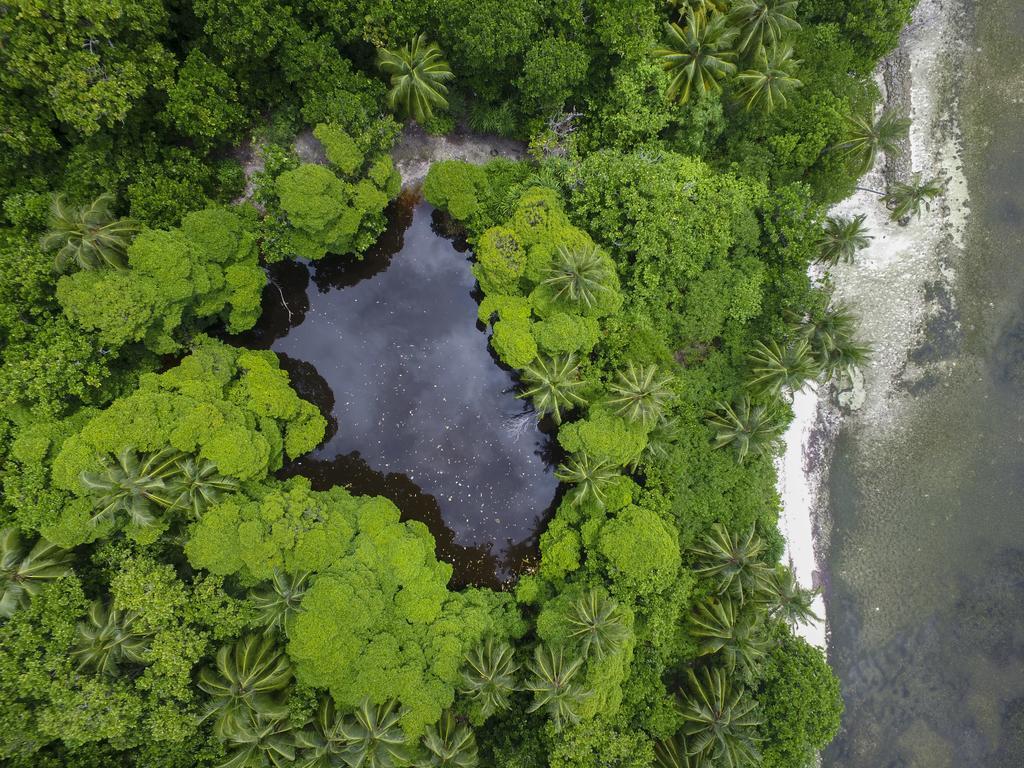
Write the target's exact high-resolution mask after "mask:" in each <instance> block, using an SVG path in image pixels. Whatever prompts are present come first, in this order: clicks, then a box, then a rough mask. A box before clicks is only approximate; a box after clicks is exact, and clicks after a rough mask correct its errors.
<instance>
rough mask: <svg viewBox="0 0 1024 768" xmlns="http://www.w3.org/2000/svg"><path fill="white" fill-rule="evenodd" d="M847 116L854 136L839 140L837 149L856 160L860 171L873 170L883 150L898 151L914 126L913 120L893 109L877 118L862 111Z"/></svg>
mask: <svg viewBox="0 0 1024 768" xmlns="http://www.w3.org/2000/svg"><path fill="white" fill-rule="evenodd" d="M846 119H847V122H848V123H849V124H850V138H848V139H847V140H846V141H844V142H841V143H839V144H836V145H835V149H836V150H837V151H839V152H840V153H841V154H842V155H843V156H844V157H846V158H848V159H850V160H851V161H852V162H853V165H854V167H855V169H856V170H857V172H858V173H867V172H868V171H870V170H871V168H872V166H874V164H875V158H876V157H878V153H879V152H888V153H892V152H895V151H896V150H897V149H898V148H899V142H900V140H901V139H902V138H904V137H905V136H906V135H907V131H908V130H909V129H910V121H909V120H907V119H906V118H904V117H900V116H899V115H898V114H896V113H895V112H892V111H889V110H886V111H885V112H883V113H882V114H881V115H880V116H879V117H878V119H877V120H875V121H874V122H872V121H871V119H870V118H867V117H863V116H860V115H857V116H849V117H847V118H846Z"/></svg>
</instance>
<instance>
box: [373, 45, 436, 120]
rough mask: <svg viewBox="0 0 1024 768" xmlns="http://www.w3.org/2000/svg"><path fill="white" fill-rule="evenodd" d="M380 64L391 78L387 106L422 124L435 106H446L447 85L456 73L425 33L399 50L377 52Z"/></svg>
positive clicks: (378, 64)
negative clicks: (428, 40)
mask: <svg viewBox="0 0 1024 768" xmlns="http://www.w3.org/2000/svg"><path fill="white" fill-rule="evenodd" d="M377 66H378V67H379V68H380V70H381V72H383V73H384V74H385V75H390V77H391V90H390V91H388V106H389V107H390V108H391V110H392V111H393V112H397V113H399V114H402V115H408V116H409V117H411V118H412V119H413V120H416V121H417V122H419V123H422V122H425V121H426V120H429V119H430V117H431V116H432V115H433V112H434V109H435V108H437V109H445V108H447V106H448V100H447V99H446V98H445V96H446V95H447V93H448V87H447V86H446V85H445V84H444V83H445V82H446V81H448V80H451V79H452V78H453V77H455V75H454V74H453V73H452V70H451V68H450V67H449V66H448V62H447V61H445V60H444V58H443V54H442V53H441V49H440V48H439V47H438V45H437V44H436V43H430V42H427V39H426V35H417V36H416V37H414V38H413V39H412V42H410V43H409V44H408V45H406V46H403V47H402V48H400V49H398V50H397V51H389V50H388V49H387V48H381V49H380V50H378V51H377Z"/></svg>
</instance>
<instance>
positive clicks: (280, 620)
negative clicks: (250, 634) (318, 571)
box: [251, 568, 312, 632]
mask: <svg viewBox="0 0 1024 768" xmlns="http://www.w3.org/2000/svg"><path fill="white" fill-rule="evenodd" d="M311 575H312V573H311V572H310V571H300V572H299V573H288V574H286V573H282V572H281V571H279V570H277V569H276V568H275V569H274V577H273V579H271V581H270V584H269V585H267V586H265V587H263V588H262V589H260V590H259V591H257V592H253V593H252V595H251V598H252V602H253V604H254V605H255V607H256V611H257V615H256V623H257V624H258V625H259V626H261V627H263V628H264V629H268V630H277V631H281V632H283V631H285V630H286V629H287V627H288V624H289V623H290V621H291V620H292V618H293V617H295V616H296V615H297V614H298V613H299V611H301V610H302V607H301V605H300V604H301V602H302V597H303V595H305V594H306V589H308V588H309V586H310V584H309V578H310V576H311Z"/></svg>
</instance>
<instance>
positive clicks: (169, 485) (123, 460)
mask: <svg viewBox="0 0 1024 768" xmlns="http://www.w3.org/2000/svg"><path fill="white" fill-rule="evenodd" d="M179 456H180V454H178V453H177V452H176V451H174V450H172V449H164V450H162V451H158V452H156V453H152V454H149V455H148V456H147V455H145V454H144V455H143V457H142V458H141V460H140V458H139V457H138V456H137V455H136V454H135V451H134V450H132V449H131V448H125V449H124V450H122V451H121V452H120V453H119V454H117V456H116V458H115V459H114V460H113V461H111V460H110V459H109V458H108V457H104V458H103V459H102V460H101V462H100V463H101V464H102V465H103V470H102V471H101V472H83V473H82V474H81V476H80V478H79V479H80V481H81V483H82V485H83V486H84V487H85V489H86V490H87V491H89V493H90V494H91V495H92V496H93V498H94V505H95V508H96V510H98V511H97V512H96V514H94V515H93V516H92V519H91V521H90V522H91V523H92V524H93V525H98V524H99V523H101V522H104V521H106V520H112V519H115V518H116V517H117V516H118V514H119V513H124V514H125V515H126V516H127V518H128V522H129V524H130V525H133V526H136V527H138V528H146V527H149V526H151V525H154V524H155V523H156V516H155V514H154V513H155V512H156V511H157V510H158V509H160V508H162V509H168V508H169V507H171V506H173V505H174V503H175V501H176V500H177V498H178V496H179V491H178V487H177V485H176V484H175V482H174V476H175V474H176V473H177V472H178V466H177V461H178V458H179Z"/></svg>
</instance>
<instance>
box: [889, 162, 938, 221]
mask: <svg viewBox="0 0 1024 768" xmlns="http://www.w3.org/2000/svg"><path fill="white" fill-rule="evenodd" d="M944 189H945V187H944V186H943V185H942V182H940V181H939V180H938V179H929V180H927V181H921V174H919V173H915V174H914V178H913V179H912V180H911V181H910V183H909V184H904V183H902V182H897V183H896V184H893V185H892V187H890V188H889V191H888V192H886V193H885V196H884V197H883V198H882V200H883V201H884V202H885V205H886V207H887V208H888V209H889V211H890V213H889V218H891V219H892V220H893V221H899V222H901V223H905V222H907V221H909V220H910V217H911V216H920V215H921V206H922V205H924V207H925V210H931V200H932V199H933V198H936V197H938V196H939V195H941V194H942V192H943V190H944Z"/></svg>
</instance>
